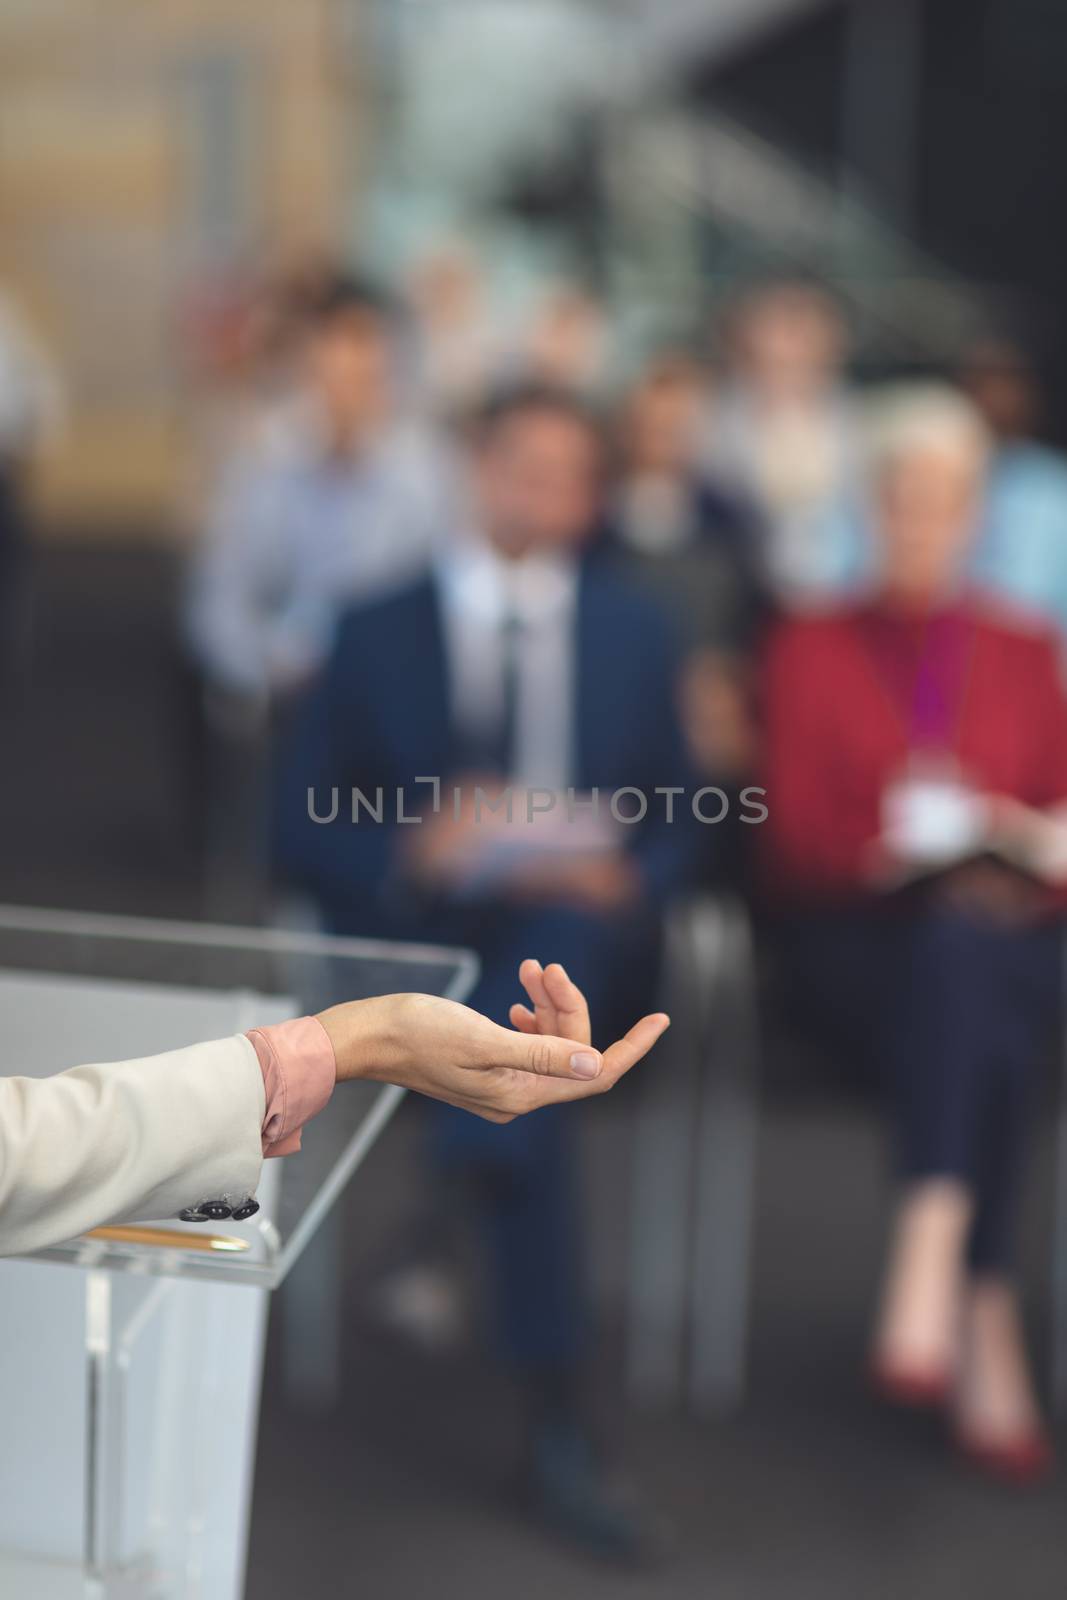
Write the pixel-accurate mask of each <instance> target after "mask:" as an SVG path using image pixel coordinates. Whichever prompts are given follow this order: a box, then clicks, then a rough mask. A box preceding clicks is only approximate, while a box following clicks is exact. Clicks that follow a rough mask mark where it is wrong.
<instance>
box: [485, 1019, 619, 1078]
mask: <svg viewBox="0 0 1067 1600" xmlns="http://www.w3.org/2000/svg"><path fill="white" fill-rule="evenodd" d="M500 1033H501V1035H502V1042H503V1041H506V1043H504V1045H503V1048H502V1051H501V1058H500V1063H499V1064H500V1065H501V1066H502V1067H510V1068H511V1069H512V1071H513V1072H529V1073H532V1074H533V1075H534V1076H535V1077H539V1078H577V1079H579V1080H582V1081H585V1082H587V1083H588V1082H589V1081H590V1080H591V1079H592V1078H598V1077H599V1076H600V1070H601V1066H602V1059H601V1055H600V1051H599V1050H594V1049H593V1047H592V1045H589V1044H582V1043H581V1042H580V1041H578V1040H576V1039H557V1038H554V1037H553V1036H552V1035H551V1034H543V1033H537V1034H528V1033H512V1032H510V1031H509V1030H508V1029H507V1028H501V1029H500Z"/></svg>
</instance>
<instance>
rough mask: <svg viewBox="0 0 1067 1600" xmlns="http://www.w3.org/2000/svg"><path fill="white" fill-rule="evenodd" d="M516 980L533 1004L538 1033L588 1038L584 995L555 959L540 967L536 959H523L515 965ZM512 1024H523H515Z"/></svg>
mask: <svg viewBox="0 0 1067 1600" xmlns="http://www.w3.org/2000/svg"><path fill="white" fill-rule="evenodd" d="M519 979H520V981H521V983H522V986H523V988H524V989H525V990H526V993H527V994H528V995H529V997H530V1000H531V1001H532V1003H533V1008H534V1016H535V1018H536V1019H537V1025H538V1028H539V1030H540V1032H541V1033H546V1034H553V1035H555V1036H556V1037H557V1038H565V1039H578V1040H581V1041H582V1042H583V1043H588V1042H589V1041H590V1040H591V1039H592V1037H593V1034H592V1029H591V1027H590V1023H589V1007H588V1006H587V1005H586V1001H585V996H584V995H583V994H582V991H581V990H580V989H579V988H578V985H577V984H576V983H572V981H571V979H570V978H569V977H568V975H567V973H566V972H565V971H564V969H563V967H561V966H560V964H559V962H558V961H554V962H552V964H551V965H550V966H548V967H544V968H543V967H542V966H541V963H540V962H539V961H535V960H533V959H532V957H531V958H527V960H525V961H524V962H523V963H522V965H521V966H520V967H519ZM515 1026H516V1027H522V1026H523V1025H522V1024H521V1023H516V1024H515Z"/></svg>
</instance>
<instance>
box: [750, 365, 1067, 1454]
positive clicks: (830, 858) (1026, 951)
mask: <svg viewBox="0 0 1067 1600" xmlns="http://www.w3.org/2000/svg"><path fill="white" fill-rule="evenodd" d="M985 452H986V444H985V438H984V435H983V431H982V426H981V423H980V422H979V420H978V418H977V415H976V414H975V413H974V412H973V411H972V410H971V409H970V407H969V405H968V404H967V402H966V401H964V400H963V399H962V398H961V397H960V396H958V395H957V394H956V393H955V392H954V391H952V390H950V389H941V388H938V387H935V386H912V387H910V388H908V389H905V390H901V391H899V392H897V393H896V394H894V395H893V396H892V397H890V398H888V399H886V400H884V401H883V402H882V403H881V405H880V407H879V408H878V410H877V411H876V413H875V416H874V417H873V418H872V427H871V433H870V456H869V462H870V473H871V491H872V493H871V500H872V511H873V516H872V522H873V528H874V532H875V535H876V545H877V552H878V562H877V566H878V578H877V581H876V585H875V587H874V589H873V591H872V593H871V594H870V596H869V597H867V598H865V599H863V600H861V601H859V602H857V603H855V604H850V605H847V606H842V607H840V608H838V609H836V610H833V611H827V612H825V613H822V614H820V615H811V616H807V617H803V618H798V619H792V620H789V621H786V622H783V623H782V624H781V625H780V626H779V628H778V630H777V632H776V633H775V634H774V635H773V637H772V639H771V641H770V645H769V650H768V658H767V662H766V674H765V680H764V710H765V718H766V729H765V737H766V746H765V749H766V769H765V776H764V780H763V781H764V782H765V784H766V787H767V805H768V808H769V817H768V820H767V822H766V824H765V825H764V827H763V828H762V829H761V835H762V839H761V844H762V847H763V865H764V869H765V881H766V886H767V890H768V894H769V896H770V898H771V900H772V903H773V905H774V906H775V908H776V910H777V913H778V917H777V925H778V929H779V932H780V935H781V940H782V944H783V954H784V957H785V961H786V966H787V970H788V973H789V976H790V978H791V980H792V981H794V982H795V984H796V989H797V994H798V997H800V998H802V1000H803V1003H805V1004H806V1005H807V1006H809V1007H810V1008H813V1009H814V1011H815V1012H817V1013H818V1015H819V1018H820V1019H821V1021H822V1022H823V1023H825V1024H828V1025H829V1026H830V1027H831V1028H832V1029H833V1030H834V1031H835V1032H836V1034H837V1035H838V1037H839V1040H840V1041H841V1042H843V1043H845V1045H846V1046H847V1048H849V1049H850V1050H851V1051H852V1052H853V1055H854V1056H855V1058H856V1059H857V1061H859V1062H864V1063H867V1064H870V1065H873V1066H875V1067H876V1068H877V1069H878V1071H879V1073H880V1074H881V1076H882V1077H883V1078H884V1081H885V1083H886V1085H887V1088H888V1090H889V1095H890V1100H891V1104H892V1107H893V1114H894V1123H895V1133H896V1143H897V1151H898V1159H899V1165H900V1171H901V1177H902V1188H901V1193H900V1199H899V1204H898V1209H897V1213H896V1218H895V1225H894V1230H893V1237H892V1242H891V1248H890V1253H889V1260H888V1265H887V1269H886V1276H885V1287H884V1292H883V1296H882V1303H881V1311H880V1315H879V1320H878V1326H877V1329H876V1333H875V1339H874V1350H873V1356H872V1363H873V1371H874V1376H875V1380H876V1382H877V1384H878V1386H879V1388H880V1389H881V1390H882V1392H883V1393H884V1394H886V1395H887V1396H888V1397H890V1398H894V1399H897V1400H901V1401H912V1402H926V1403H938V1404H942V1403H944V1404H949V1405H950V1406H951V1408H952V1412H953V1416H954V1419H955V1424H956V1431H957V1435H958V1438H959V1440H960V1442H961V1443H962V1444H963V1446H964V1447H965V1449H966V1451H967V1453H968V1454H969V1455H970V1456H971V1457H972V1458H973V1459H975V1460H976V1461H977V1462H978V1463H979V1464H980V1465H983V1466H985V1467H987V1468H988V1469H990V1470H992V1471H995V1472H998V1473H1000V1474H1001V1475H1009V1476H1012V1477H1016V1478H1026V1477H1033V1476H1036V1475H1038V1474H1039V1473H1041V1472H1042V1471H1043V1470H1045V1468H1046V1467H1047V1466H1048V1465H1049V1461H1050V1454H1049V1449H1048V1445H1047V1442H1046V1440H1045V1437H1044V1434H1043V1431H1042V1428H1041V1425H1040V1420H1039V1416H1038V1412H1037V1407H1036V1403H1035V1400H1034V1397H1033V1391H1032V1387H1031V1383H1030V1379H1029V1375H1028V1371H1027V1364H1026V1357H1025V1350H1024V1345H1023V1338H1022V1332H1021V1323H1020V1318H1019V1312H1018V1305H1017V1299H1016V1293H1015V1290H1014V1287H1013V1284H1012V1277H1011V1235H1012V1232H1013V1213H1014V1209H1015V1203H1016V1199H1017V1193H1018V1189H1019V1182H1020V1177H1021V1174H1022V1170H1023V1166H1024V1157H1025V1149H1026V1109H1027V1102H1028V1100H1029V1098H1030V1096H1031V1092H1032V1090H1033V1087H1034V1079H1035V1076H1036V1075H1037V1073H1039V1070H1040V1065H1041V1061H1042V1056H1043V1051H1044V1048H1045V1045H1046V1043H1047V1040H1048V1038H1049V1037H1050V1035H1051V1032H1052V1030H1053V1028H1054V1027H1055V1024H1056V1020H1057V1016H1058V1009H1059V994H1058V989H1059V984H1058V975H1059V969H1060V935H1059V929H1058V925H1057V914H1058V912H1059V910H1060V908H1061V906H1062V905H1063V904H1064V900H1063V891H1062V884H1063V881H1064V876H1065V874H1064V860H1065V854H1067V852H1065V833H1067V825H1065V821H1064V817H1065V815H1067V812H1065V810H1064V806H1065V803H1067V699H1065V696H1064V690H1063V686H1062V678H1061V666H1062V663H1061V661H1060V659H1059V658H1058V652H1057V647H1056V643H1055V641H1054V640H1052V639H1050V638H1048V637H1046V636H1045V635H1043V634H1042V633H1041V632H1040V631H1039V630H1038V628H1037V627H1036V626H1034V625H1031V624H1030V623H1029V622H1028V621H1027V620H1025V619H1022V618H1020V617H1017V616H1013V615H1009V614H1007V613H1006V612H1005V611H1004V610H1003V609H1002V608H1000V607H998V606H997V605H996V603H994V602H991V601H989V600H986V599H985V598H983V597H980V596H979V595H977V594H974V593H972V592H970V591H969V590H968V589H967V588H966V586H965V584H964V582H963V580H962V578H961V572H962V568H963V565H964V562H965V557H966V553H967V549H968V544H969V540H970V536H971V531H972V529H973V528H974V527H975V525H976V523H977V520H978V508H979V504H980V495H981V487H982V474H983V469H984V464H985Z"/></svg>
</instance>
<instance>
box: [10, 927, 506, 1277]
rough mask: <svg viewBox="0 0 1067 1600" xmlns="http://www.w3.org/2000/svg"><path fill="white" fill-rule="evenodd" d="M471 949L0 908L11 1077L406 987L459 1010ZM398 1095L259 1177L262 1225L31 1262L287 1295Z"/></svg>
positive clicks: (348, 1101) (318, 1130) (86, 1245)
mask: <svg viewBox="0 0 1067 1600" xmlns="http://www.w3.org/2000/svg"><path fill="white" fill-rule="evenodd" d="M476 976H477V961H476V958H475V957H474V956H473V955H472V954H471V953H470V952H468V951H464V950H453V949H445V948H440V947H433V946H427V945H422V946H419V945H395V944H387V943H376V942H373V941H368V940H359V939H334V938H330V937H327V936H325V935H320V934H313V933H300V932H288V931H281V930H276V929H245V928H219V927H210V926H200V925H196V924H183V923H165V922H152V921H138V920H133V919H127V918H118V917H96V916H87V915H83V914H80V913H66V912H38V911H30V910H26V909H23V908H19V907H2V906H0V1026H2V1028H3V1037H4V1040H5V1053H6V1052H7V1051H8V1049H10V1050H11V1057H10V1058H9V1059H8V1060H6V1061H5V1063H4V1068H5V1070H8V1071H18V1072H20V1073H25V1074H27V1075H29V1076H40V1077H44V1076H48V1075H49V1074H51V1073H53V1072H57V1071H60V1070H62V1068H63V1067H66V1066H74V1065H76V1064H77V1063H78V1062H81V1061H92V1060H97V1061H99V1060H108V1059H121V1058H122V1057H123V1056H137V1055H144V1054H152V1053H156V1052H160V1051H164V1050H168V1049H173V1048H176V1047H177V1046H179V1045H182V1044H189V1043H192V1042H194V1041H195V1040H196V1039H203V1038H212V1037H219V1036H220V1035H223V1034H226V1033H234V1032H240V1031H242V1030H244V1029H246V1028H249V1027H252V1026H254V1025H255V1024H257V1023H270V1022H277V1021H279V1020H281V1019H282V1018H284V1017H288V1016H302V1015H304V1014H306V1013H308V1012H315V1011H321V1010H322V1009H323V1008H324V1007H325V1006H328V1005H332V1004H335V1003H336V1002H338V1001H340V1000H358V999H363V998H366V997H367V996H369V995H374V994H384V993H389V992H392V991H399V990H416V991H420V992H423V993H427V994H440V995H445V996H447V997H449V998H451V999H456V1000H461V999H464V998H465V997H466V996H467V995H468V994H469V993H470V991H471V989H472V987H473V985H474V981H475V979H476ZM401 1098H402V1095H401V1092H400V1091H398V1090H395V1089H391V1088H383V1087H382V1086H381V1085H378V1084H346V1085H345V1088H344V1091H343V1093H338V1094H335V1095H334V1097H333V1099H332V1100H331V1102H330V1104H329V1106H328V1107H327V1108H326V1110H325V1111H324V1112H323V1113H322V1115H321V1116H319V1117H318V1118H316V1119H315V1121H314V1122H312V1123H311V1124H310V1125H309V1126H308V1128H307V1129H306V1130H305V1133H304V1138H303V1149H302V1152H301V1154H300V1155H299V1156H297V1157H293V1158H288V1159H285V1160H281V1161H275V1162H271V1163H269V1164H268V1166H267V1167H266V1168H265V1169H264V1182H263V1184H262V1185H261V1189H260V1193H259V1199H260V1202H261V1207H262V1209H261V1211H260V1213H259V1214H258V1215H257V1216H256V1217H255V1218H253V1219H252V1220H251V1221H250V1222H247V1223H234V1222H227V1223H225V1224H223V1225H217V1226H215V1227H211V1226H210V1225H209V1226H208V1227H206V1228H205V1227H204V1226H203V1225H197V1224H182V1223H179V1222H177V1221H175V1222H167V1223H166V1224H164V1225H161V1227H160V1228H158V1229H156V1230H153V1231H152V1232H151V1233H150V1234H141V1235H138V1234H136V1233H134V1232H132V1231H130V1230H106V1231H105V1232H104V1233H102V1234H101V1233H98V1234H96V1235H89V1236H87V1237H86V1238H84V1239H80V1240H74V1241H72V1242H71V1243H69V1244H63V1245H59V1246H56V1247H54V1248H52V1249H49V1250H45V1251H41V1252H39V1255H38V1257H36V1259H45V1260H50V1261H65V1262H70V1263H73V1264H76V1265H81V1266H93V1267H99V1266H106V1267H109V1268H112V1269H114V1270H130V1271H136V1272H141V1273H143V1272H152V1273H161V1274H164V1275H168V1276H170V1275H173V1276H191V1277H208V1278H211V1279H213V1280H216V1281H218V1280H223V1279H225V1280H230V1281H237V1282H246V1283H247V1282H252V1283H257V1284H260V1285H261V1286H263V1287H265V1288H276V1287H277V1286H278V1284H279V1283H280V1282H281V1281H282V1279H283V1277H284V1276H285V1274H286V1272H287V1271H288V1270H289V1268H290V1267H291V1266H292V1265H293V1263H294V1261H295V1260H296V1259H297V1257H298V1256H299V1254H300V1252H301V1251H302V1250H303V1248H304V1247H305V1246H306V1244H307V1243H308V1241H309V1240H310V1239H311V1237H312V1236H313V1234H314V1232H315V1229H316V1228H317V1227H318V1225H319V1223H320V1222H321V1220H322V1218H323V1217H324V1216H325V1215H326V1213H327V1211H328V1210H329V1208H330V1206H331V1205H332V1204H333V1203H334V1201H335V1200H336V1199H337V1197H338V1195H339V1194H340V1193H341V1190H342V1189H343V1187H344V1185H345V1184H346V1183H347V1181H348V1180H349V1178H350V1177H351V1176H352V1174H353V1172H354V1171H355V1170H356V1168H357V1167H358V1166H359V1164H360V1162H361V1161H362V1159H363V1157H364V1155H365V1154H366V1152H367V1151H368V1150H369V1149H370V1147H371V1145H372V1144H373V1142H374V1140H375V1138H376V1137H377V1135H378V1134H379V1132H380V1131H381V1129H382V1128H383V1127H384V1125H385V1123H386V1122H387V1121H388V1119H389V1117H390V1116H391V1114H392V1112H393V1110H394V1109H395V1107H396V1105H397V1104H398V1103H399V1100H400V1099H401Z"/></svg>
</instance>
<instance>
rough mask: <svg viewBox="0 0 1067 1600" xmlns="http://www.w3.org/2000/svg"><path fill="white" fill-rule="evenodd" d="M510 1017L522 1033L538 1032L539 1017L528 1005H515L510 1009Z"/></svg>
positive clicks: (512, 1023) (512, 1024) (513, 1025)
mask: <svg viewBox="0 0 1067 1600" xmlns="http://www.w3.org/2000/svg"><path fill="white" fill-rule="evenodd" d="M508 1019H509V1021H510V1022H511V1026H512V1027H513V1028H518V1030H519V1032H520V1033H536V1032H537V1018H536V1017H535V1016H534V1014H533V1012H532V1011H530V1010H529V1009H528V1008H527V1007H526V1006H520V1005H514V1006H512V1007H511V1009H510V1010H509V1011H508Z"/></svg>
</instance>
